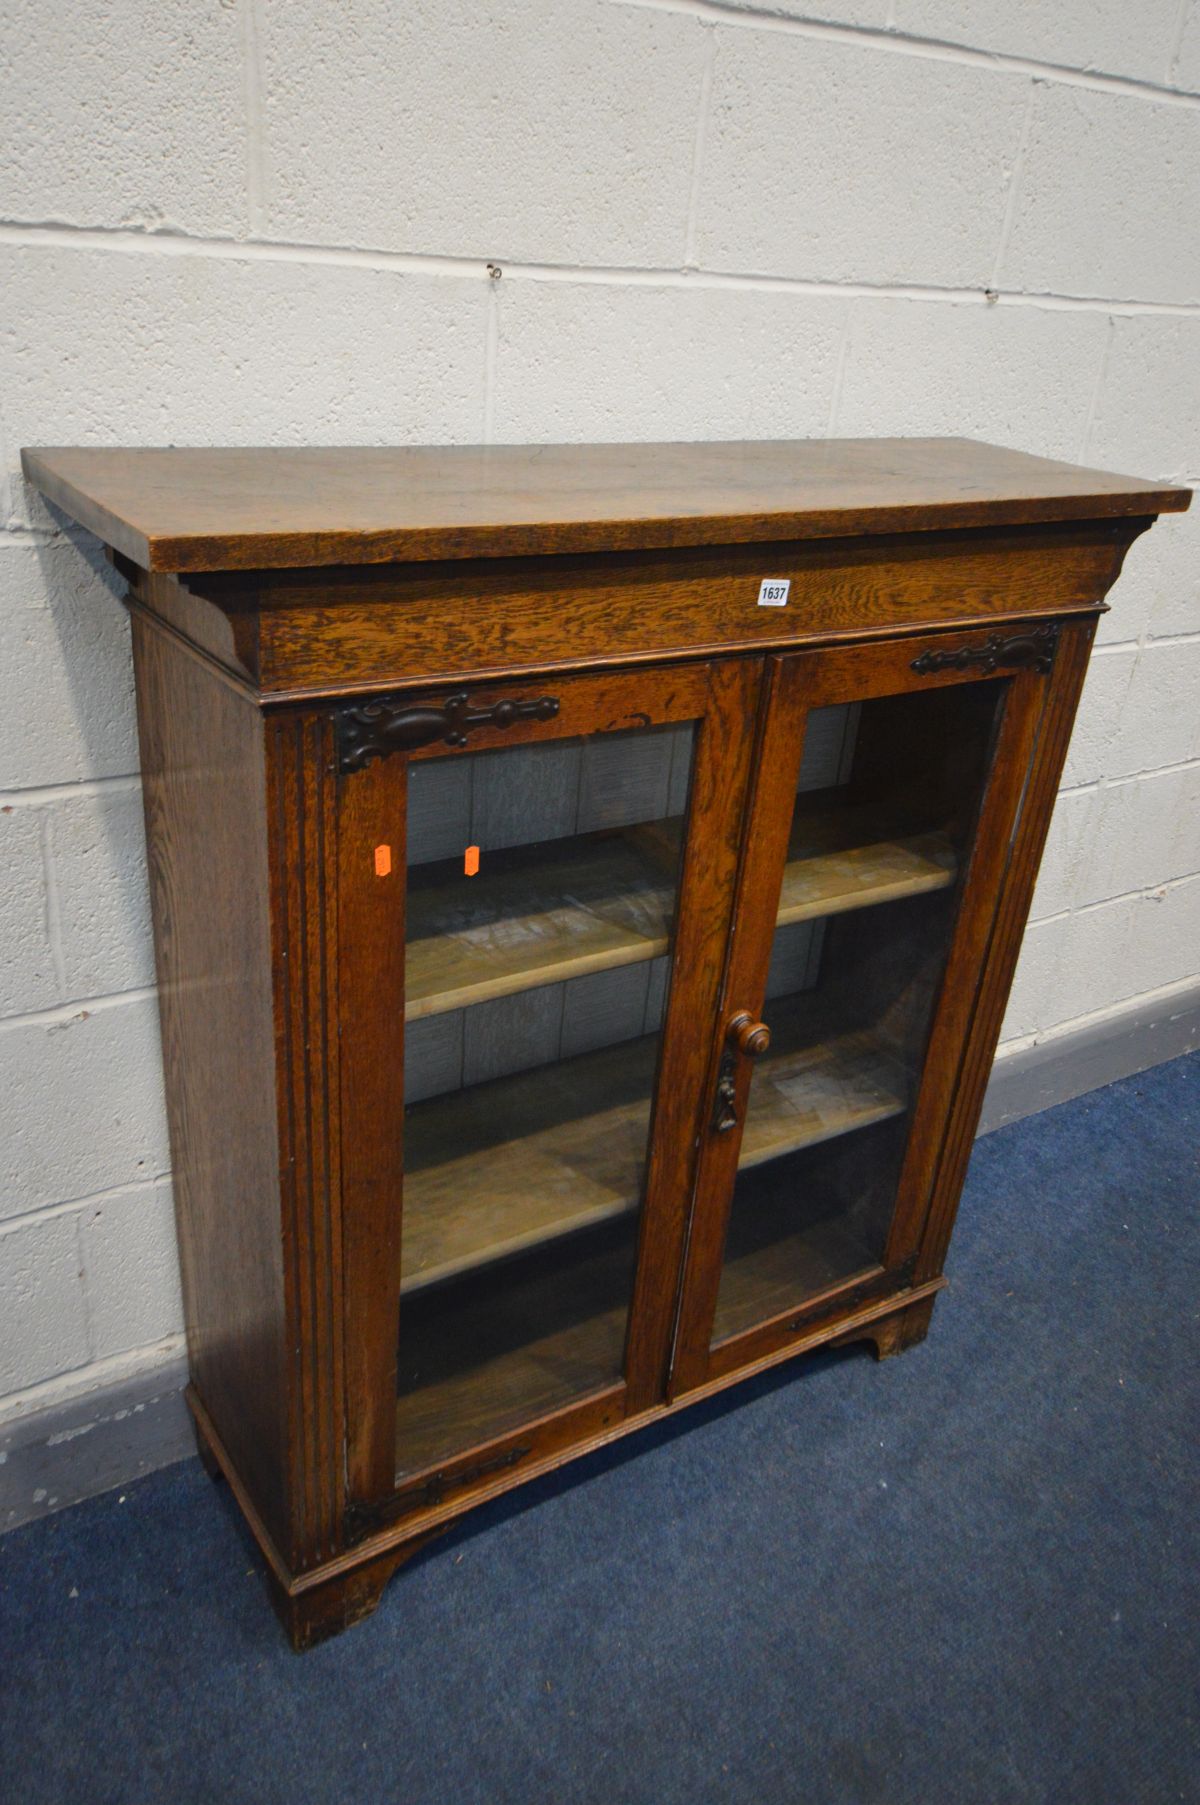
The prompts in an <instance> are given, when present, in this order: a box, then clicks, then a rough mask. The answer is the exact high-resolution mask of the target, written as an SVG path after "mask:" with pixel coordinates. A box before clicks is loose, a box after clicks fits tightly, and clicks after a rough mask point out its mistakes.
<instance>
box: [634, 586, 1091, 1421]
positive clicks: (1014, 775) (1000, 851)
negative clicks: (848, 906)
mask: <svg viewBox="0 0 1200 1805" xmlns="http://www.w3.org/2000/svg"><path fill="white" fill-rule="evenodd" d="M1055 626H1056V628H1057V632H1056V640H1057V643H1056V644H1055V645H1054V649H1053V653H1052V664H1051V668H1050V671H1049V673H1048V674H1047V673H1044V672H1041V671H1038V670H1036V669H1033V668H1023V669H1017V670H1016V671H1015V672H1014V671H1008V670H1004V669H996V670H988V669H987V668H986V667H985V666H983V665H981V664H972V665H968V666H967V667H966V668H956V667H954V666H953V665H950V664H947V663H945V662H944V661H943V659H941V658H938V657H937V656H936V655H937V654H943V655H944V653H945V652H946V651H947V650H952V649H957V648H959V647H964V646H965V648H966V649H968V650H971V651H975V650H977V649H978V648H979V647H981V646H982V643H983V642H982V641H981V640H979V639H978V636H976V635H968V636H967V637H966V638H965V639H964V636H963V631H962V629H961V628H951V629H941V630H939V631H938V632H936V633H930V634H923V635H920V636H918V637H913V638H903V639H900V640H896V639H892V640H888V641H884V642H877V643H871V644H855V645H851V646H844V647H839V648H829V649H821V650H799V651H796V652H788V653H781V654H778V655H776V656H774V657H772V658H771V659H770V661H769V668H768V675H767V681H766V683H765V685H764V703H763V712H762V720H761V724H760V733H759V756H758V757H757V760H756V769H755V775H754V785H753V790H752V794H751V799H750V804H749V808H748V812H747V821H746V835H745V842H744V849H743V857H742V861H741V864H740V867H739V872H738V879H737V895H736V897H735V902H734V912H733V928H732V933H731V942H730V951H729V958H728V963H727V975H726V983H725V987H724V991H723V1003H722V1010H721V1016H720V1020H719V1023H718V1032H717V1034H716V1037H715V1043H714V1046H713V1048H712V1051H711V1059H710V1065H709V1075H708V1089H707V1095H708V1097H709V1099H710V1104H711V1099H712V1097H713V1095H714V1092H715V1087H716V1083H717V1072H718V1069H719V1066H720V1061H721V1056H722V1053H723V1050H724V1045H725V1036H726V1028H727V1024H728V1021H729V1019H730V1018H731V1017H732V1016H733V1015H735V1014H737V1013H740V1011H742V1010H743V1009H745V1010H749V1011H751V1012H752V1013H753V1014H754V1015H755V1016H757V1015H758V1014H759V1013H760V1012H761V1009H762V1002H763V994H764V991H765V986H766V973H767V966H768V963H769V960H770V954H771V947H772V943H773V940H774V932H775V917H776V914H777V911H778V902H779V893H780V887H781V883H782V877H783V866H784V862H785V859H786V849H787V841H788V831H789V827H790V820H791V809H792V801H793V798H794V796H795V792H796V785H797V781H798V778H799V769H800V762H801V759H802V756H803V742H804V734H805V728H806V725H807V718H808V713H809V711H810V710H811V709H813V708H818V707H826V706H831V705H835V704H838V703H848V702H856V701H865V700H870V699H873V698H875V697H880V696H887V695H896V694H904V693H909V694H920V693H922V692H924V691H929V690H931V689H935V688H944V687H947V686H953V685H961V684H963V683H970V682H979V681H988V680H995V679H996V678H1001V679H1003V680H1005V681H1006V683H1007V685H1008V688H1007V693H1006V695H1005V698H1004V702H1003V705H1002V708H1001V712H1000V715H999V719H998V722H997V727H996V733H995V738H994V741H993V745H992V749H991V753H990V757H989V763H988V770H987V777H986V782H985V785H984V789H983V793H982V796H981V799H980V806H979V814H978V817H977V821H976V826H975V831H974V833H973V835H972V842H971V852H970V856H969V859H968V864H967V869H966V872H965V874H964V878H963V883H962V887H961V892H960V896H959V903H958V908H957V911H956V916H955V922H954V927H953V931H952V936H951V941H950V947H949V951H948V954H947V960H946V966H945V969H944V972H943V975H942V978H941V980H940V983H939V989H938V997H937V1001H936V1004H935V1007H934V1012H933V1016H932V1020H931V1026H930V1033H929V1037H928V1041H927V1050H926V1055H925V1058H924V1060H923V1062H922V1067H921V1076H920V1085H919V1089H918V1094H917V1098H916V1100H915V1101H914V1105H913V1111H912V1128H911V1131H910V1134H909V1138H908V1143H907V1146H906V1149H905V1157H904V1162H903V1165H902V1169H901V1176H900V1181H899V1184H898V1187H897V1193H896V1203H895V1207H894V1211H893V1218H892V1227H891V1231H890V1233H889V1237H888V1242H887V1246H886V1249H885V1251H884V1256H883V1259H882V1260H881V1262H880V1263H879V1265H878V1266H877V1267H875V1268H873V1269H871V1270H864V1272H862V1273H860V1274H857V1275H854V1276H853V1277H851V1278H850V1279H848V1280H847V1282H846V1284H845V1285H842V1286H838V1287H835V1288H833V1289H832V1290H831V1291H830V1293H828V1294H822V1295H821V1296H820V1297H814V1298H813V1299H811V1300H809V1302H808V1303H806V1304H804V1305H803V1306H800V1305H797V1306H795V1307H793V1308H791V1309H789V1310H787V1311H784V1312H781V1313H780V1314H779V1315H778V1316H777V1317H775V1318H772V1319H769V1320H767V1321H765V1322H764V1323H762V1324H760V1325H757V1326H755V1327H754V1328H752V1329H749V1330H747V1331H745V1333H744V1334H741V1335H738V1336H735V1337H733V1338H731V1340H730V1341H729V1342H727V1343H724V1344H722V1350H721V1353H720V1357H719V1358H718V1359H716V1360H714V1357H713V1350H712V1348H711V1335H712V1326H713V1322H714V1320H715V1314H716V1306H717V1293H718V1289H719V1285H720V1279H721V1271H722V1265H723V1259H724V1250H725V1240H726V1235H727V1232H728V1226H729V1217H730V1212H731V1209H732V1203H733V1186H734V1181H735V1179H736V1174H737V1155H738V1151H739V1147H740V1141H741V1132H742V1130H741V1123H742V1120H743V1117H744V1113H745V1106H746V1098H747V1095H748V1092H749V1088H750V1081H751V1069H750V1065H749V1062H748V1061H745V1060H741V1061H739V1062H738V1066H737V1068H735V1074H734V1081H735V1102H734V1108H735V1112H736V1115H737V1117H738V1124H739V1125H738V1127H737V1128H736V1129H735V1130H734V1131H733V1132H732V1133H726V1134H723V1135H720V1136H718V1135H717V1134H715V1133H714V1132H713V1130H712V1126H711V1117H710V1119H709V1121H708V1122H706V1124H705V1127H704V1131H703V1140H702V1145H701V1148H700V1152H699V1157H698V1160H697V1167H696V1182H695V1195H694V1199H693V1206H692V1221H691V1228H690V1234H689V1240H688V1247H687V1255H686V1264H685V1270H684V1273H683V1276H682V1280H681V1293H680V1308H679V1321H678V1330H677V1335H676V1342H675V1347H674V1350H673V1360H672V1370H671V1374H670V1379H669V1385H668V1395H669V1396H670V1397H671V1398H672V1399H675V1398H676V1397H680V1396H682V1395H685V1394H686V1393H688V1392H690V1391H692V1390H694V1389H696V1388H698V1387H701V1386H703V1385H705V1384H707V1383H710V1382H712V1381H713V1380H714V1379H715V1378H717V1377H720V1376H722V1375H724V1374H725V1373H726V1372H727V1371H730V1370H733V1369H735V1368H737V1367H739V1366H742V1365H749V1364H751V1363H753V1362H755V1361H761V1360H762V1359H763V1358H764V1357H766V1356H768V1355H769V1354H770V1353H771V1352H773V1351H774V1350H775V1349H776V1348H778V1347H780V1346H783V1345H785V1344H786V1342H787V1341H788V1340H789V1339H794V1338H796V1337H797V1336H798V1335H803V1333H804V1332H805V1330H806V1329H809V1328H811V1325H812V1322H813V1321H814V1320H816V1318H817V1317H818V1316H819V1315H820V1314H822V1313H824V1312H829V1311H836V1310H838V1309H839V1308H843V1307H845V1305H846V1304H847V1302H848V1301H849V1300H850V1298H851V1297H853V1296H859V1295H861V1296H863V1297H864V1298H865V1297H869V1296H872V1295H879V1294H880V1293H881V1292H884V1291H886V1290H887V1289H889V1288H894V1289H896V1290H901V1289H903V1288H904V1286H906V1285H910V1284H915V1283H924V1282H928V1281H929V1280H931V1279H933V1278H935V1277H936V1276H937V1275H938V1274H939V1273H940V1271H941V1261H942V1258H943V1256H944V1251H945V1246H946V1244H947V1242H948V1240H949V1234H950V1228H951V1225H952V1220H953V1210H954V1207H955V1203H956V1199H957V1195H958V1188H959V1187H960V1186H961V1181H962V1176H963V1172H964V1170H965V1165H966V1160H967V1158H968V1156H969V1152H970V1144H971V1140H972V1138H973V1135H974V1130H975V1127H976V1125H977V1123H978V1118H979V1112H980V1109H981V1107H982V1101H983V1091H984V1088H985V1085H986V1081H987V1074H988V1069H989V1066H990V1060H991V1056H992V1054H993V1052H994V1050H995V1043H996V1039H997V1037H998V1034H999V1028H1000V1022H1001V1019H1002V1017H1003V1008H1004V1003H1005V1001H1006V999H1007V995H1008V991H1009V988H1010V986H1011V982H1012V976H1013V972H1014V970H1015V965H1016V957H1017V953H1018V951H1019V948H1020V942H1021V936H1022V933H1023V930H1024V925H1025V919H1026V916H1027V913H1028V908H1029V902H1030V899H1031V897H1032V889H1033V882H1034V879H1035V878H1036V874H1037V865H1038V861H1039V859H1040V856H1041V851H1042V847H1043V845H1044V842H1045V837H1046V832H1047V829H1048V825H1049V816H1050V809H1051V806H1052V802H1053V796H1054V791H1055V789H1056V787H1057V783H1058V780H1059V777H1060V775H1061V770H1062V765H1063V761H1064V758H1065V753H1066V746H1067V740H1068V738H1069V733H1070V726H1071V722H1072V720H1073V718H1074V713H1075V708H1076V705H1077V702H1078V697H1079V691H1080V688H1081V685H1082V680H1083V674H1084V671H1085V669H1086V664H1087V655H1088V650H1089V648H1090V644H1091V639H1092V636H1093V633H1094V631H1095V615H1094V614H1092V615H1089V616H1087V617H1085V618H1084V619H1082V620H1080V619H1079V618H1078V616H1075V617H1072V618H1071V619H1070V620H1069V621H1062V622H1057V623H1055ZM927 654H928V655H930V658H931V660H932V668H931V667H930V664H929V663H927V664H926V667H925V669H924V670H922V669H921V668H920V665H921V661H922V660H923V659H924V658H925V657H926V655H927ZM914 667H916V668H914Z"/></svg>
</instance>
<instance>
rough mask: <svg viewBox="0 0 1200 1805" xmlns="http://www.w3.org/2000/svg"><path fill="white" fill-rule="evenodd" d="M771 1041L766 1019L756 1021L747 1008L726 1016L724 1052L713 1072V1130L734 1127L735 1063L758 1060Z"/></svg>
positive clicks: (735, 1124)
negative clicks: (739, 1059) (715, 1071)
mask: <svg viewBox="0 0 1200 1805" xmlns="http://www.w3.org/2000/svg"><path fill="white" fill-rule="evenodd" d="M770 1044H771V1030H770V1029H769V1028H768V1026H767V1024H766V1022H760V1021H756V1020H755V1018H754V1017H753V1016H752V1015H751V1013H750V1011H749V1010H748V1009H739V1010H738V1013H737V1014H736V1015H734V1016H731V1017H730V1021H729V1026H728V1027H727V1028H726V1030H725V1051H724V1052H723V1053H722V1055H721V1069H720V1071H719V1072H718V1073H717V1095H716V1099H715V1101H714V1103H713V1118H712V1125H713V1133H714V1134H728V1133H729V1130H730V1129H731V1128H736V1127H737V1120H738V1116H737V1062H738V1055H739V1054H741V1056H742V1057H743V1058H744V1059H761V1058H762V1056H763V1054H764V1053H765V1052H766V1050H767V1048H768V1047H769V1046H770Z"/></svg>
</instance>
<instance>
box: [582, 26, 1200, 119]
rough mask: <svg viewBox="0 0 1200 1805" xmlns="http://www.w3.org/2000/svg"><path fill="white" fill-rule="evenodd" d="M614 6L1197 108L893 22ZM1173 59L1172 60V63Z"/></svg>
mask: <svg viewBox="0 0 1200 1805" xmlns="http://www.w3.org/2000/svg"><path fill="white" fill-rule="evenodd" d="M611 4H614V5H618V6H635V7H638V8H639V9H640V10H642V11H644V12H664V13H678V14H680V15H681V16H683V17H686V18H692V19H703V20H706V21H708V22H710V23H712V24H715V25H724V26H729V27H731V28H733V29H734V30H741V31H774V32H781V33H784V34H786V35H788V36H791V37H802V38H823V39H825V40H827V41H828V42H831V43H840V44H846V43H850V44H861V45H863V46H865V47H866V48H867V49H870V50H886V51H891V53H892V54H893V55H895V56H911V57H917V58H923V59H925V60H926V61H928V62H940V63H958V64H962V65H965V66H967V67H969V68H975V69H979V68H983V69H993V70H996V71H998V72H1000V73H1005V74H1007V73H1012V74H1014V75H1031V76H1034V77H1035V78H1037V79H1039V80H1042V81H1053V82H1058V83H1060V84H1061V85H1062V86H1063V87H1073V88H1091V89H1094V90H1095V91H1097V92H1099V93H1102V94H1128V95H1130V96H1133V97H1135V98H1137V99H1139V100H1145V99H1150V100H1153V101H1158V102H1161V103H1163V104H1165V105H1167V106H1182V107H1196V106H1200V94H1197V93H1195V92H1194V91H1193V90H1192V89H1191V88H1175V87H1168V86H1166V85H1165V84H1164V83H1161V82H1155V81H1150V80H1149V79H1148V78H1146V77H1142V76H1137V75H1110V74H1108V73H1106V72H1105V71H1103V70H1099V69H1080V68H1078V67H1077V66H1076V65H1075V64H1073V63H1047V62H1042V61H1041V60H1040V58H1038V57H1030V56H1018V55H1017V54H1016V52H1015V51H1011V50H983V49H979V48H977V47H975V46H974V45H971V44H961V43H958V42H957V41H956V40H954V39H953V38H926V37H921V36H920V35H919V34H918V33H916V32H904V31H898V30H897V29H896V28H895V27H894V26H891V25H886V26H871V25H849V24H842V23H840V22H839V21H837V20H834V19H803V18H794V17H790V16H788V15H786V14H781V13H776V12H771V11H770V10H769V9H768V8H767V7H756V6H738V5H733V4H722V0H611ZM1174 60H1175V59H1174V58H1172V61H1174Z"/></svg>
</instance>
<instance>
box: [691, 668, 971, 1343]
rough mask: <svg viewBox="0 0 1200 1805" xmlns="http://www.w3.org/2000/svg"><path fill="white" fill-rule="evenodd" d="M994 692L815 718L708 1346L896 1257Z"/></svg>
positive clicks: (824, 712) (956, 690) (940, 693)
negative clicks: (905, 1168) (901, 1200)
mask: <svg viewBox="0 0 1200 1805" xmlns="http://www.w3.org/2000/svg"><path fill="white" fill-rule="evenodd" d="M1001 693H1002V685H1001V684H999V683H973V684H964V685H962V686H960V687H953V688H947V689H942V690H936V691H929V692H926V693H924V694H919V695H903V696H887V697H883V698H880V699H877V700H874V701H869V702H863V703H859V704H855V705H854V706H853V707H841V708H827V709H819V710H815V711H814V712H813V713H812V714H811V715H810V717H809V723H808V731H807V733H806V735H805V755H804V761H803V765H802V769H801V774H800V783H799V786H798V790H797V795H796V801H795V805H794V812H793V817H792V832H791V839H790V842H789V848H788V857H787V865H786V869H785V871H784V878H783V886H782V890H781V894H780V905H779V915H778V921H777V926H776V930H775V939H774V944H773V949H772V955H771V963H770V969H769V973H768V978H767V993H766V994H767V1000H766V1006H765V1009H764V1012H763V1013H764V1020H765V1021H766V1022H767V1025H768V1026H769V1028H770V1030H771V1045H770V1049H769V1051H768V1052H767V1053H766V1054H765V1055H764V1056H763V1057H762V1058H760V1059H759V1060H758V1061H757V1062H756V1065H755V1068H754V1072H753V1077H752V1080H751V1086H750V1096H749V1101H748V1104H747V1108H746V1120H745V1128H744V1132H743V1137H742V1147H741V1154H740V1159H739V1166H738V1177H737V1182H736V1185H735V1189H734V1200H733V1213H732V1216H731V1219H730V1228H729V1237H728V1242H727V1246H726V1250H725V1264H724V1267H723V1269H722V1275H721V1287H720V1292H719V1295H718V1301H717V1313H716V1319H715V1325H714V1340H715V1341H722V1340H724V1339H726V1338H727V1337H729V1336H731V1335H736V1334H739V1333H740V1332H742V1331H743V1330H745V1329H749V1328H752V1327H753V1326H754V1325H755V1324H757V1323H760V1322H764V1321H766V1320H767V1319H769V1318H770V1317H772V1316H775V1315H778V1314H781V1313H782V1312H784V1311H786V1310H790V1309H794V1308H796V1307H797V1306H798V1305H801V1304H803V1303H805V1302H807V1301H808V1300H809V1299H811V1298H813V1297H815V1296H817V1295H818V1294H820V1293H821V1292H823V1291H827V1290H830V1289H832V1288H834V1287H836V1286H838V1285H840V1284H843V1283H845V1282H846V1281H847V1280H849V1279H851V1278H852V1277H854V1275H855V1274H857V1273H862V1272H864V1271H866V1270H869V1269H870V1268H871V1267H873V1266H877V1265H878V1264H879V1263H880V1261H881V1260H882V1258H883V1253H884V1247H885V1244H886V1241H887V1236H888V1229H889V1226H890V1223H891V1218H892V1213H893V1208H894V1205H895V1200H896V1186H897V1182H898V1179H899V1175H900V1167H901V1162H902V1160H903V1157H904V1150H905V1146H906V1144H907V1140H908V1133H909V1128H910V1126H911V1111H912V1106H913V1103H914V1100H915V1087H916V1079H917V1075H918V1073H919V1071H920V1068H921V1064H922V1061H923V1058H924V1053H925V1045H926V1041H927V1039H928V1035H929V1029H930V1025H931V1020H932V1015H933V1008H934V1004H935V1001H936V998H937V993H938V987H939V984H940V981H941V977H942V972H943V970H944V968H945V963H946V956H947V953H948V951H949V947H950V939H951V934H952V931H953V925H954V919H955V915H956V913H957V908H958V897H959V890H960V885H961V876H962V873H963V871H964V869H965V866H966V860H967V853H968V850H969V846H970V840H971V837H972V835H973V833H974V827H975V819H976V815H977V813H978V806H979V802H980V799H981V796H982V792H983V786H984V783H985V779H986V773H987V768H988V762H989V753H990V748H991V744H992V738H993V733H994V729H995V724H996V718H997V710H998V703H999V698H1000V695H1001Z"/></svg>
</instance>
